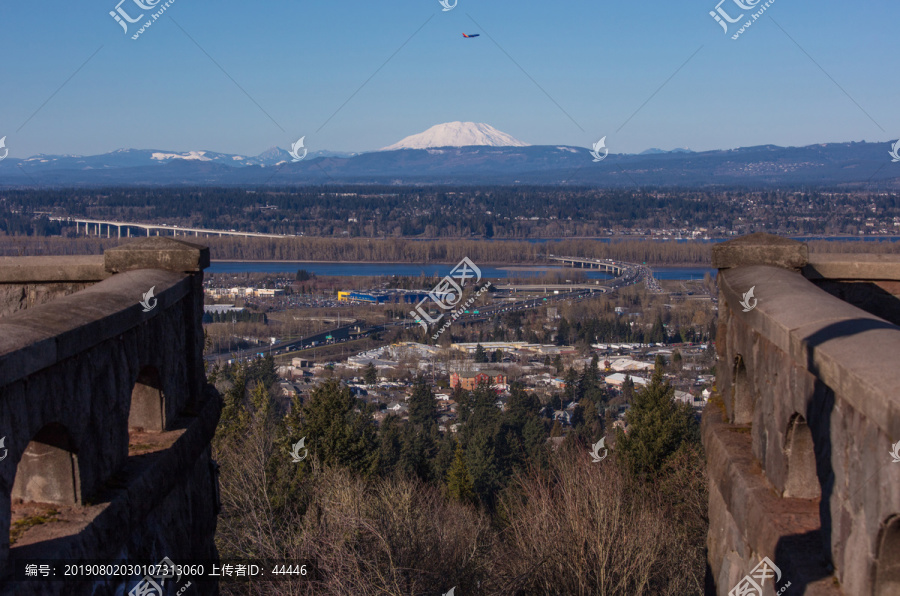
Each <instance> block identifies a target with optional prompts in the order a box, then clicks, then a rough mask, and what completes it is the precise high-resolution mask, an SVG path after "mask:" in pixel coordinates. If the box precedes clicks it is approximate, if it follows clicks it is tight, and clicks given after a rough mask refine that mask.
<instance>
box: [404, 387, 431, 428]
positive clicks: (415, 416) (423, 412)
mask: <svg viewBox="0 0 900 596" xmlns="http://www.w3.org/2000/svg"><path fill="white" fill-rule="evenodd" d="M436 420H437V402H436V401H435V399H434V393H433V392H432V391H431V387H430V386H429V385H428V383H427V382H426V381H425V379H423V378H422V377H419V378H418V379H417V380H416V382H415V384H414V385H413V392H412V395H411V396H410V398H409V423H410V424H411V425H413V426H415V427H417V428H419V429H424V430H429V429H430V427H431V426H432V425H434V424H435V423H436Z"/></svg>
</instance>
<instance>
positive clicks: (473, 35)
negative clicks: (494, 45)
mask: <svg viewBox="0 0 900 596" xmlns="http://www.w3.org/2000/svg"><path fill="white" fill-rule="evenodd" d="M479 35H481V33H473V34H472V35H466V34H465V33H463V37H478V36H479Z"/></svg>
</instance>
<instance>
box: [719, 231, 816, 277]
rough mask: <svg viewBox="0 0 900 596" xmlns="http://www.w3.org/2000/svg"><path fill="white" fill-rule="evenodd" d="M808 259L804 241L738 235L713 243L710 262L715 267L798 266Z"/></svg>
mask: <svg viewBox="0 0 900 596" xmlns="http://www.w3.org/2000/svg"><path fill="white" fill-rule="evenodd" d="M808 261H809V248H808V247H807V246H806V244H804V243H803V242H797V241H796V240H791V239H789V238H781V237H780V236H773V235H771V234H763V233H757V234H750V235H749V236H741V237H740V238H735V239H734V240H727V241H725V242H722V243H720V244H716V245H715V246H713V249H712V265H713V267H715V268H717V269H731V268H733V267H746V266H749V265H771V266H773V267H781V268H783V269H800V268H801V267H803V266H805V265H806V264H807V262H808Z"/></svg>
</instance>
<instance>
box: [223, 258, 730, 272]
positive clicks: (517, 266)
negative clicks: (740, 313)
mask: <svg viewBox="0 0 900 596" xmlns="http://www.w3.org/2000/svg"><path fill="white" fill-rule="evenodd" d="M209 262H210V264H213V263H315V264H333V265H451V266H452V265H456V264H457V263H458V261H457V262H454V261H429V262H427V263H404V262H402V261H318V260H315V259H305V260H303V261H296V260H293V259H210V261H209ZM479 265H484V266H489V267H494V268H496V269H503V270H504V271H541V270H549V271H555V270H557V269H574V270H576V271H591V269H581V268H580V267H556V269H551V268H552V267H555V266H554V265H525V264H522V263H503V262H482V263H479ZM647 266H648V267H654V268H657V269H681V268H684V267H690V268H704V269H712V268H713V267H712V263H675V264H666V265H655V264H653V263H647Z"/></svg>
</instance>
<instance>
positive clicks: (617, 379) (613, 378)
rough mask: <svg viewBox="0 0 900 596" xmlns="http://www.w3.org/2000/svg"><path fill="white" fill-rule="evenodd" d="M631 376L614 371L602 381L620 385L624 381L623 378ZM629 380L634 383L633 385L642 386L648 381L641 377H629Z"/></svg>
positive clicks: (616, 385) (615, 385)
mask: <svg viewBox="0 0 900 596" xmlns="http://www.w3.org/2000/svg"><path fill="white" fill-rule="evenodd" d="M626 377H631V375H626V374H624V373H616V374H614V375H609V376H608V377H606V378H605V379H603V380H604V381H606V384H607V385H612V386H613V387H621V386H622V385H623V384H624V383H625V378H626ZM631 381H632V382H633V383H634V386H635V387H637V386H643V385H646V384H647V383H649V382H650V381H648V380H647V379H644V378H642V377H631Z"/></svg>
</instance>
